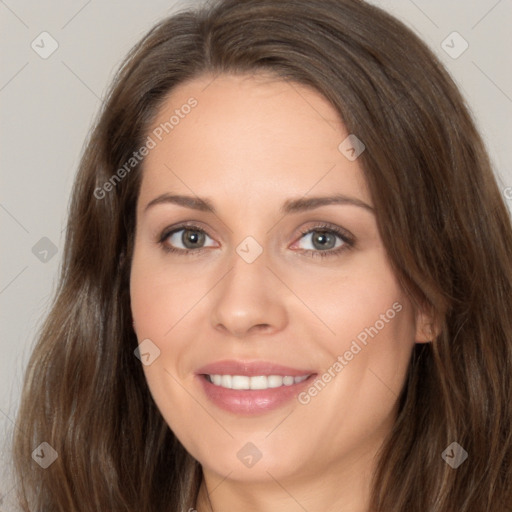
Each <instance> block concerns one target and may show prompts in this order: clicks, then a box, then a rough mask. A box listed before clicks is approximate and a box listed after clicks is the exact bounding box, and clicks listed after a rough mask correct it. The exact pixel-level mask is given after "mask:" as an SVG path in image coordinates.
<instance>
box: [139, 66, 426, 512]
mask: <svg viewBox="0 0 512 512" xmlns="http://www.w3.org/2000/svg"><path fill="white" fill-rule="evenodd" d="M190 97H194V98H196V99H197V101H198V104H197V106H196V107H195V108H194V109H192V110H191V112H190V113H189V114H187V115H186V116H184V118H183V119H180V122H179V124H178V125H176V126H175V127H174V129H173V130H172V131H171V132H170V133H169V134H168V135H166V136H165V137H163V139H162V141H161V142H159V143H158V144H157V146H156V147H155V148H154V149H152V150H151V151H150V152H149V154H148V155H147V156H146V157H145V161H144V170H143V179H142V184H141V190H140V195H139V198H138V202H137V225H136V237H135V248H134V255H133V262H132V269H131V282H130V293H131V305H132V314H133V318H134V322H135V331H136V334H137V337H138V340H139V342H141V341H142V340H144V339H147V338H149V339H150V340H151V341H152V342H153V343H154V344H155V345H156V346H158V348H159V349H160V355H159V357H158V358H156V359H155V361H154V362H153V363H152V364H151V365H147V366H144V367H143V368H144V372H145V376H146V379H147V383H148V386H149V388H150V391H151V393H152V396H153V397H154V399H155V402H156V404H157V405H158V407H159V409H160V411H161V412H162V415H163V417H164V418H165V420H166V422H167V423H168V425H169V426H170V428H171V429H172V430H173V432H174V433H175V435H176V436H177V437H178V438H179V440H180V441H181V442H182V444H183V445H184V446H185V448H186V449H187V450H188V451H189V452H190V453H191V454H192V455H193V456H194V457H195V458H196V459H197V460H198V461H199V462H200V463H201V465H202V467H203V473H204V480H203V484H202V487H201V492H200V496H199V499H198V503H197V504H196V508H197V510H198V511H199V512H205V511H209V510H212V509H213V510H215V511H216V512H219V511H221V512H225V511H228V510H245V511H254V512H256V511H258V512H264V511H267V512H268V511H273V510H276V507H278V509H279V510H280V511H283V512H287V511H297V510H302V509H301V507H303V508H304V509H306V510H308V511H309V512H316V511H318V512H320V511H322V512H325V511H328V512H329V511H336V512H349V511H350V512H366V511H367V510H368V498H369V493H370V477H371V472H372V471H373V469H374V467H375V462H376V453H377V450H378V449H379V447H380V446H381V444H382V442H383V440H384V438H385V436H386V435H387V434H388V433H389V431H390V429H391V427H392V425H393V422H394V420H395V417H396V410H397V409H396V408H397V399H398V395H399V393H400V390H401V389H402V387H403V385H404V382H405V376H406V371H407V367H408V362H409V359H410V355H411V351H412V348H413V346H414V343H421V342H427V341H428V340H430V339H431V336H428V331H427V324H428V322H429V321H430V319H429V318H428V317H427V316H426V315H425V314H423V313H422V312H420V311H415V310H414V308H413V306H412V303H411V301H410V300H409V298H408V297H407V295H406V294H405V293H404V291H403V290H402V289H401V288H400V286H399V284H398V282H397V279H396V277H395V275H394V273H393V272H392V270H391V266H390V263H389V260H388V258H387V255H386V252H385V249H384V246H383V243H382V240H381V238H380V235H379V232H378V229H377V223H376V216H375V212H374V211H371V210H368V209H365V208H362V207H359V206H356V205H353V204H344V205H340V204H334V205H324V206H321V207H319V208H315V209H312V210H309V211H303V212H296V213H290V214H288V215H285V216H283V215H282V214H281V213H280V212H279V208H280V207H281V205H282V204H283V203H284V202H285V201H286V200H289V199H298V198H303V197H304V196H306V197H311V196H329V195H333V194H334V193H339V194H343V195H346V196H350V197H353V198H357V199H359V200H360V201H364V202H365V203H366V204H368V205H369V206H370V207H372V200H371V197H370V195H369V193H368V190H367V187H366V183H365V180H364V177H363V173H362V168H361V166H360V163H359V162H360V159H356V160H355V161H349V160H348V159H347V158H346V157H345V156H344V155H343V154H342V153H341V152H340V150H339V149H338V145H339V144H340V142H341V141H343V140H344V139H345V138H346V137H347V135H348V133H347V131H346V129H345V128H344V126H343V124H342V123H341V121H340V119H339V117H338V116H337V113H336V111H335V110H334V108H333V107H332V106H331V105H330V104H329V103H328V102H327V100H326V99H324V98H323V96H321V95H319V94H318V93H317V92H316V91H314V90H311V89H309V88H307V87H305V86H301V85H298V84H295V83H294V84H291V83H287V82H285V81H281V80H278V79H271V78H270V77H268V76H265V75H243V76H232V75H220V76H218V77H217V78H215V79H213V77H211V76H202V77H199V78H196V79H194V80H192V81H190V82H188V83H185V84H181V85H180V86H178V87H177V88H175V89H174V90H173V91H171V93H170V95H169V96H168V98H167V101H166V102H165V104H164V105H163V107H162V108H161V110H160V112H159V114H158V116H157V118H156V119H155V122H154V127H157V126H158V125H159V124H160V123H162V122H165V121H166V120H168V119H169V118H170V116H171V115H172V114H173V113H174V111H175V109H176V108H180V106H181V105H183V104H185V103H186V102H187V100H188V99H189V98H190ZM164 193H174V194H185V195H190V196H193V197H195V196H199V197H201V198H207V199H208V200H210V201H211V202H212V203H213V205H214V206H215V208H216V214H213V213H210V212H202V211H198V210H193V209H190V208H187V207H184V206H180V205H176V204H172V203H162V204H157V205H154V206H152V207H149V208H148V209H147V210H145V208H146V206H147V205H148V203H149V202H150V201H152V200H153V199H154V198H156V197H157V196H159V195H161V194H164ZM186 221H190V222H193V223H194V224H195V225H197V226H198V227H200V228H201V229H203V230H204V231H205V232H206V237H205V239H204V241H202V242H201V241H200V242H199V245H197V241H196V242H195V243H196V247H199V248H201V247H203V248H204V250H203V252H201V253H198V254H183V253H182V254H174V253H166V252H165V251H164V250H163V248H162V245H160V244H159V243H158V240H159V236H160V235H161V233H162V232H163V231H164V230H165V228H168V227H173V226H176V225H178V224H180V223H182V222H186ZM324 223H329V224H330V225H334V226H338V227H340V228H343V229H345V230H347V231H348V232H349V233H350V234H351V235H352V236H353V237H354V238H355V244H354V246H353V247H351V248H348V249H347V248H346V247H347V246H346V245H345V248H346V249H345V250H344V251H342V252H341V253H339V254H336V255H331V256H327V257H324V258H320V257H312V256H311V253H313V252H317V253H318V252H321V251H326V250H330V251H331V252H332V251H333V250H335V249H336V248H337V247H339V246H341V245H343V244H344V243H345V242H343V240H341V239H340V238H338V237H337V236H336V235H334V234H333V236H334V237H335V238H334V240H335V245H336V247H335V248H334V249H332V248H331V247H333V246H334V242H333V243H332V245H328V247H327V249H322V246H321V245H319V244H316V245H315V244H314V241H313V236H314V235H315V233H317V232H316V231H313V232H311V231H310V232H309V234H306V235H303V234H301V231H300V230H301V229H304V230H310V229H314V228H317V226H318V225H320V226H321V225H322V224H324ZM183 234H186V232H183V231H180V232H178V233H177V234H174V235H173V236H172V238H171V237H169V238H167V239H166V240H165V242H164V243H166V244H167V245H168V246H174V247H175V248H177V249H185V248H187V246H185V245H183V244H184V242H183V238H182V235H183ZM248 236H251V237H253V238H254V239H255V240H256V241H257V242H258V244H259V245H260V246H261V247H262V248H263V253H262V254H261V255H260V256H259V257H258V258H257V259H256V260H255V261H254V262H252V263H247V262H246V261H245V260H244V259H243V258H242V257H240V256H239V254H238V253H237V252H236V248H237V246H238V245H239V244H240V243H241V242H242V241H243V240H244V239H245V238H246V237H248ZM186 241H187V239H185V243H186ZM192 243H194V240H192ZM189 247H190V246H188V248H189ZM192 247H193V246H192ZM193 250H195V251H196V252H197V250H198V249H193ZM308 251H309V252H308ZM394 303H399V304H400V305H401V306H402V308H401V311H400V312H398V313H396V315H395V316H394V318H393V319H392V320H388V322H385V325H384V327H383V328H381V329H380V330H379V332H378V334H377V335H375V336H374V337H373V338H369V339H368V343H367V345H366V346H364V348H362V350H361V351H360V352H358V353H357V355H355V356H354V357H353V359H352V360H351V361H349V362H348V364H347V365H346V366H345V367H344V368H343V370H342V371H341V372H339V373H337V374H336V377H335V378H333V379H332V380H331V382H329V383H328V384H327V385H326V386H325V388H324V389H323V390H322V391H321V392H320V393H318V394H317V396H315V397H312V398H311V400H310V402H309V403H308V404H307V405H304V404H301V403H299V402H298V401H297V400H295V399H293V400H291V401H290V402H289V403H287V404H285V405H284V406H282V407H280V408H278V409H277V410H275V411H271V412H267V413H264V414H259V415H255V416H252V417H247V416H243V415H237V414H233V413H230V412H227V411H224V410H222V409H219V408H218V407H216V406H215V405H214V404H213V403H211V402H210V401H209V400H208V399H207V398H206V396H205V395H204V393H203V391H202V388H201V387H200V386H199V384H198V382H197V379H196V378H195V371H196V370H197V369H198V368H200V367H201V366H203V365H205V364H207V363H211V362H214V361H219V360H222V359H249V360H268V361H273V362H275V363H278V364H282V365H286V366H291V367H294V368H307V369H313V370H314V371H315V372H317V373H318V374H319V375H322V374H323V372H325V371H327V370H328V368H330V367H332V366H333V363H334V362H335V361H336V360H337V358H338V356H339V355H343V354H344V353H345V352H346V351H347V350H348V349H349V348H350V346H351V343H352V341H353V340H355V339H356V336H357V335H358V334H359V333H361V331H363V330H364V329H365V328H367V327H370V326H374V325H375V323H376V321H377V320H379V318H381V317H380V315H381V314H385V313H386V311H387V310H389V309H390V308H392V305H393V304H394ZM360 345H361V344H360ZM248 442H251V443H253V444H254V445H256V446H257V448H258V450H259V451H260V452H261V454H262V457H261V459H260V460H259V461H258V463H256V464H255V465H254V466H252V467H251V468H248V467H246V466H245V465H244V464H242V463H241V461H240V460H239V459H238V458H237V452H238V451H239V450H240V449H241V448H242V447H243V446H244V445H245V444H246V443H248ZM206 490H208V491H209V493H210V496H209V501H210V502H211V507H210V504H209V501H208V497H207V493H206Z"/></svg>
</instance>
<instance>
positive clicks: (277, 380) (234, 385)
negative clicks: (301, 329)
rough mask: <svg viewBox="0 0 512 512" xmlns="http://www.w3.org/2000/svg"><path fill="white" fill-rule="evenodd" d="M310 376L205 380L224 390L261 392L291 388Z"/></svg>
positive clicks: (215, 376) (228, 376)
mask: <svg viewBox="0 0 512 512" xmlns="http://www.w3.org/2000/svg"><path fill="white" fill-rule="evenodd" d="M309 376H310V375H301V376H297V377H293V376H291V375H285V376H281V375H253V376H251V377H249V376H247V375H219V374H213V375H206V376H205V377H206V379H207V380H208V381H209V382H210V383H212V384H214V385H215V386H219V387H222V388H225V389H237V390H261V389H270V388H279V387H282V386H292V385H293V384H299V383H300V382H302V381H304V380H306V379H307V378H308V377H309Z"/></svg>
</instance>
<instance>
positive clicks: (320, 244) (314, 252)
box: [300, 224, 354, 258]
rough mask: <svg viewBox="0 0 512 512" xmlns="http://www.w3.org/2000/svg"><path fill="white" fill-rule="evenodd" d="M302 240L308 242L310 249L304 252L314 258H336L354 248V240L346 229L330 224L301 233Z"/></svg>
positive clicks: (307, 248) (304, 249)
mask: <svg viewBox="0 0 512 512" xmlns="http://www.w3.org/2000/svg"><path fill="white" fill-rule="evenodd" d="M301 234H302V237H301V238H300V240H307V242H308V243H307V244H305V245H309V247H305V248H304V247H302V249H303V251H304V252H306V253H307V254H308V255H310V256H312V257H317V256H319V257H321V258H323V257H326V256H336V255H338V254H340V253H341V252H343V251H346V250H349V249H350V248H352V247H353V246H354V239H353V237H352V236H351V235H349V233H348V232H346V231H345V230H344V229H342V228H339V227H337V226H333V225H330V224H323V225H320V226H314V227H312V228H310V229H307V230H305V231H301Z"/></svg>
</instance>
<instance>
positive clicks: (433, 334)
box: [415, 309, 440, 343]
mask: <svg viewBox="0 0 512 512" xmlns="http://www.w3.org/2000/svg"><path fill="white" fill-rule="evenodd" d="M439 333H440V329H439V327H438V326H437V324H436V322H435V321H434V317H433V314H432V312H431V311H429V310H427V309H421V310H418V312H417V313H416V334H415V340H416V343H430V342H432V341H433V340H434V339H436V338H437V336H439Z"/></svg>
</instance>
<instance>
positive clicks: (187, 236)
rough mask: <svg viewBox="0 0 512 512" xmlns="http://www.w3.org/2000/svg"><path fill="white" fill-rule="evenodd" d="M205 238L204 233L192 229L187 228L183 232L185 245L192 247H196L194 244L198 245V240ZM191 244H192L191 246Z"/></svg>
mask: <svg viewBox="0 0 512 512" xmlns="http://www.w3.org/2000/svg"><path fill="white" fill-rule="evenodd" d="M203 239H204V233H200V232H198V231H192V230H185V231H184V232H183V245H185V247H188V248H190V249H194V245H197V243H198V242H202V241H203ZM189 244H190V245H191V247H189Z"/></svg>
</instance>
